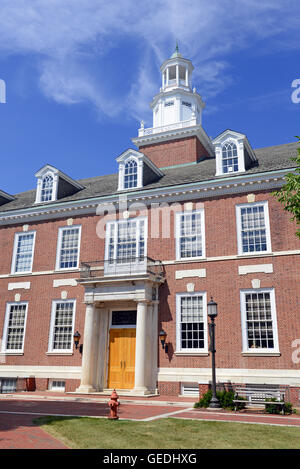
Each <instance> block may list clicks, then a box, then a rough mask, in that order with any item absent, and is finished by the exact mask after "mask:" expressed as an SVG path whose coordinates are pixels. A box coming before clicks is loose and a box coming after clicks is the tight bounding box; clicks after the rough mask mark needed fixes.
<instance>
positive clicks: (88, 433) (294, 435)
mask: <svg viewBox="0 0 300 469" xmlns="http://www.w3.org/2000/svg"><path fill="white" fill-rule="evenodd" d="M35 423H37V424H38V425H40V426H41V427H42V428H43V429H44V430H45V431H46V432H48V433H50V434H51V435H53V436H55V437H56V438H58V439H59V440H61V441H62V442H63V443H65V445H66V446H68V447H70V448H77V449H79V448H80V449H214V448H218V449H231V448H232V449H238V448H243V449H277V448H278V449H279V448H283V449H284V448H286V449H292V448H294V449H299V448H300V428H292V427H277V426H267V425H255V424H244V423H226V422H204V421H196V420H179V419H172V418H168V419H160V420H156V421H152V422H132V421H129V420H118V421H111V420H107V419H102V418H101V419H93V418H86V417H83V418H81V417H42V418H39V419H36V420H35Z"/></svg>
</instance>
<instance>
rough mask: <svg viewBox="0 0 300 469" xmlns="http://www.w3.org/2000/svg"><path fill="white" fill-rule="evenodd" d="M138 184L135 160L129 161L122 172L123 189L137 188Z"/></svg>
mask: <svg viewBox="0 0 300 469" xmlns="http://www.w3.org/2000/svg"><path fill="white" fill-rule="evenodd" d="M137 183H138V165H137V162H136V161H135V160H129V161H127V163H126V164H125V171H124V189H131V188H133V187H137Z"/></svg>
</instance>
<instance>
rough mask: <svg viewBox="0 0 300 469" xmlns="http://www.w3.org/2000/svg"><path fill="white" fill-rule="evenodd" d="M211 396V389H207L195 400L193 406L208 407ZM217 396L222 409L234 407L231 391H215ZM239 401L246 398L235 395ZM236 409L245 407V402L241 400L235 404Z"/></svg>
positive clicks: (233, 395) (233, 397)
mask: <svg viewBox="0 0 300 469" xmlns="http://www.w3.org/2000/svg"><path fill="white" fill-rule="evenodd" d="M211 398H212V391H211V389H209V390H208V391H207V392H206V393H205V394H204V395H203V396H202V398H201V399H200V400H199V402H196V403H195V405H194V407H195V408H198V407H208V406H209V404H210V401H211ZM217 398H218V399H219V402H220V406H221V407H222V408H223V409H231V410H233V409H234V408H235V403H234V402H233V400H234V399H235V394H234V392H233V391H217ZM237 399H239V400H240V401H245V400H246V399H245V398H243V397H237ZM237 408H238V409H244V408H245V403H244V402H241V404H240V403H238V404H237Z"/></svg>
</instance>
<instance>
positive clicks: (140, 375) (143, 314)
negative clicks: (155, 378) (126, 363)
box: [133, 301, 148, 394]
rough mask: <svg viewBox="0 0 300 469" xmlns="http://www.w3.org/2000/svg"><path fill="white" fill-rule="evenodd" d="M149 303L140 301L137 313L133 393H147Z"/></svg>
mask: <svg viewBox="0 0 300 469" xmlns="http://www.w3.org/2000/svg"><path fill="white" fill-rule="evenodd" d="M146 335H147V303H146V302H143V301H139V302H138V304H137V314H136V342H135V384H134V389H133V393H138V394H147V392H148V389H147V386H146V360H147V354H146V342H147V337H146Z"/></svg>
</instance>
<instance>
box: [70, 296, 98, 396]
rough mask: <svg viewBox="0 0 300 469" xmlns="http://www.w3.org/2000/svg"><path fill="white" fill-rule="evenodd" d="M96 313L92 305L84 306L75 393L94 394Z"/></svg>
mask: <svg viewBox="0 0 300 469" xmlns="http://www.w3.org/2000/svg"><path fill="white" fill-rule="evenodd" d="M97 323H98V321H97V313H96V308H95V305H94V303H87V304H86V312H85V322H84V335H83V354H82V368H81V383H80V386H79V388H77V390H76V391H78V392H95V391H96V389H95V381H96V366H95V365H96V362H97V360H96V355H97V344H96V342H97V340H96V337H97V325H98V326H99V324H97Z"/></svg>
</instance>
